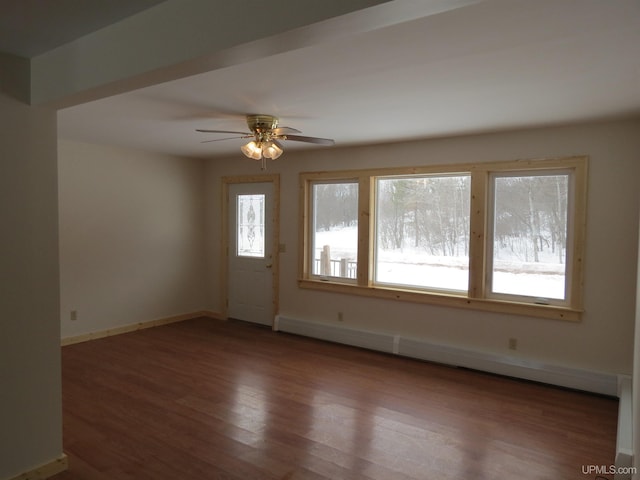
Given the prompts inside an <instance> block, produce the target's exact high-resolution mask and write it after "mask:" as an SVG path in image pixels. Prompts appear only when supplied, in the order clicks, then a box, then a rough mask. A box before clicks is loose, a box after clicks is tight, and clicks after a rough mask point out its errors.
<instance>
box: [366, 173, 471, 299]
mask: <svg viewBox="0 0 640 480" xmlns="http://www.w3.org/2000/svg"><path fill="white" fill-rule="evenodd" d="M470 184H471V182H470V176H469V175H455V176H454V175H451V176H423V177H413V176H412V177H403V178H380V179H378V180H377V190H376V193H377V199H376V200H377V202H376V204H377V207H376V239H375V240H376V251H375V281H376V282H378V283H385V284H393V285H404V286H413V287H420V288H426V289H434V290H454V291H466V290H468V286H469V199H470Z"/></svg>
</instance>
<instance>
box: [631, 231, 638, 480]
mask: <svg viewBox="0 0 640 480" xmlns="http://www.w3.org/2000/svg"><path fill="white" fill-rule="evenodd" d="M638 252H640V242H639V243H638ZM639 256H640V255H639ZM637 278H638V281H637V285H636V292H637V293H636V324H635V327H636V331H635V343H634V357H633V379H632V382H633V383H632V384H633V387H632V395H633V403H632V405H633V407H632V410H633V413H632V421H633V426H632V438H633V459H634V461H633V464H634V466H635V467H636V468H637V471H636V473H635V474H634V475H633V478H634V480H638V479H640V258H638V273H637Z"/></svg>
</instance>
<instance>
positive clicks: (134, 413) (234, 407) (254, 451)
mask: <svg viewBox="0 0 640 480" xmlns="http://www.w3.org/2000/svg"><path fill="white" fill-rule="evenodd" d="M62 373H63V407H64V450H65V452H66V453H67V455H68V456H69V462H70V469H69V470H68V471H66V472H63V473H61V474H58V475H56V476H54V477H53V479H55V480H128V479H132V480H133V479H135V480H144V479H153V480H164V479H166V480H169V479H170V480H176V479H225V480H240V479H242V480H248V479H249V480H253V479H288V480H293V479H317V480H320V479H324V480H327V479H331V480H335V479H375V480H396V479H398V480H410V479H420V480H424V479H433V480H453V479H455V480H459V479H464V480H467V479H469V480H494V479H500V480H504V479H509V480H511V479H513V480H515V479H518V480H529V479H549V480H565V479H566V480H572V479H582V478H592V477H593V476H587V475H584V474H583V473H582V466H583V465H610V464H612V463H613V460H614V448H615V439H616V418H617V405H618V402H617V400H615V399H611V398H604V397H600V396H595V395H589V394H584V393H579V392H574V391H568V390H563V389H558V388H553V387H548V386H543V385H539V384H534V383H530V382H523V381H517V380H512V379H507V378H503V377H498V376H494V375H488V374H482V373H478V372H473V371H469V370H464V369H455V368H449V367H445V366H441V365H434V364H429V363H425V362H419V361H415V360H410V359H406V358H400V357H394V356H390V355H385V354H381V353H376V352H370V351H366V350H361V349H357V348H352V347H347V346H342V345H335V344H329V343H325V342H320V341H316V340H312V339H306V338H302V337H296V336H293V335H288V334H283V333H274V332H272V331H271V330H269V329H266V328H262V327H258V326H253V325H250V324H245V323H242V322H222V321H216V320H210V319H196V320H190V321H186V322H181V323H175V324H171V325H166V326H162V327H157V328H152V329H148V330H141V331H138V332H134V333H129V334H125V335H119V336H115V337H109V338H104V339H100V340H94V341H91V342H87V343H80V344H76V345H70V346H67V347H64V348H63V349H62Z"/></svg>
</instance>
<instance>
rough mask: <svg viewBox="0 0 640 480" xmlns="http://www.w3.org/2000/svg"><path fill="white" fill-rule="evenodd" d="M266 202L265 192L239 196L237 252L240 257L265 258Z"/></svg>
mask: <svg viewBox="0 0 640 480" xmlns="http://www.w3.org/2000/svg"><path fill="white" fill-rule="evenodd" d="M264 203H265V195H264V194H257V195H238V196H237V200H236V209H237V212H238V219H237V222H236V224H237V231H236V246H237V249H236V254H237V256H239V257H257V258H264V251H265V228H264V227H265V225H264Z"/></svg>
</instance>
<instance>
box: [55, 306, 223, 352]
mask: <svg viewBox="0 0 640 480" xmlns="http://www.w3.org/2000/svg"><path fill="white" fill-rule="evenodd" d="M199 317H209V318H213V319H216V320H223V317H222V315H221V314H219V313H216V312H212V311H210V310H200V311H198V312H192V313H185V314H182V315H173V316H171V317H165V318H158V319H156V320H148V321H146V322H138V323H130V324H128V325H122V326H120V327H114V328H109V329H107V330H101V331H98V332H90V333H84V334H82V335H74V336H71V337H65V338H63V339H62V340H61V341H60V344H61V345H62V346H63V347H64V346H66V345H73V344H74V343H82V342H87V341H89V340H96V339H98V338H104V337H111V336H113V335H120V334H123V333H129V332H135V331H136V330H143V329H145V328H152V327H159V326H160V325H167V324H169V323H176V322H183V321H185V320H191V319H192V318H199Z"/></svg>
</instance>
